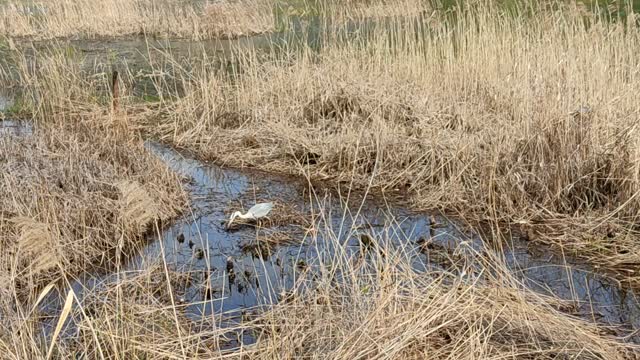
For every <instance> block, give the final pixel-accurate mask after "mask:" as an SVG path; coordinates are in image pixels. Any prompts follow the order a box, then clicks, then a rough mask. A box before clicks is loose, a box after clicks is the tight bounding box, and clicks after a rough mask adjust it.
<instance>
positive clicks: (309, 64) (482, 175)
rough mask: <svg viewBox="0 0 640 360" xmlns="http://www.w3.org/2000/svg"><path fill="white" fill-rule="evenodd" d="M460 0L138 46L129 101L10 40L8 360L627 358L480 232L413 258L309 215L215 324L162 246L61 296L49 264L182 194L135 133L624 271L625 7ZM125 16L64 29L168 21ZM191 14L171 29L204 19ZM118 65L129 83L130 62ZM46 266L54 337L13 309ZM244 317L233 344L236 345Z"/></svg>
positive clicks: (101, 242)
mask: <svg viewBox="0 0 640 360" xmlns="http://www.w3.org/2000/svg"><path fill="white" fill-rule="evenodd" d="M74 4H78V5H81V3H77V2H74ZM105 4H107V5H104V6H111V5H108V4H114V3H113V2H111V1H109V2H106V3H105ZM136 4H137V3H136ZM468 5H469V6H465V7H464V9H460V8H458V9H457V10H455V11H454V12H453V13H452V12H447V13H442V14H440V13H438V12H427V13H425V12H422V13H421V14H420V15H418V16H409V18H407V17H406V16H399V15H401V14H392V15H390V16H386V17H385V20H384V22H383V23H380V24H377V25H376V24H373V25H372V24H367V25H366V26H365V25H363V26H362V27H361V28H358V29H360V30H361V32H355V33H357V34H359V35H361V36H356V37H349V36H353V34H354V31H352V30H353V26H354V25H355V26H356V27H357V26H359V25H358V20H361V19H363V18H365V17H367V18H370V17H372V14H371V13H366V14H365V13H363V12H362V11H358V8H357V7H356V6H355V5H353V6H354V7H353V8H352V10H353V11H352V12H351V13H349V8H346V9H341V10H340V11H343V12H344V13H345V14H347V15H345V17H346V18H348V21H347V23H348V24H347V25H346V28H342V27H341V26H343V25H344V24H345V22H335V23H333V22H331V21H329V20H326V22H325V23H323V24H322V25H321V26H323V29H324V31H322V35H321V36H322V43H321V45H318V46H316V45H313V44H312V45H308V44H306V43H305V44H302V45H300V46H297V45H296V46H290V47H280V46H270V47H269V48H268V49H267V50H266V51H263V50H259V49H246V48H242V49H238V50H237V51H236V53H235V57H234V58H233V59H231V60H230V61H229V62H228V63H224V62H223V65H224V66H220V64H221V63H220V62H218V61H212V59H210V58H208V57H198V56H196V55H195V54H192V56H190V57H189V58H186V59H185V58H179V57H177V56H174V55H173V54H170V53H167V52H161V53H160V55H162V56H163V57H164V59H163V61H159V62H156V61H150V63H149V64H148V65H149V67H150V68H151V74H153V75H154V76H156V77H155V78H154V84H155V86H156V92H157V93H158V94H160V95H161V96H159V97H158V98H159V101H158V102H157V103H155V104H148V103H140V102H136V101H135V99H133V98H129V97H127V95H130V93H127V89H126V86H125V89H123V90H124V92H123V93H122V98H121V99H119V100H121V101H120V102H119V104H120V105H119V107H117V108H113V102H112V100H113V99H112V98H111V95H110V94H111V93H112V92H111V89H110V85H109V81H108V80H109V75H110V74H109V71H108V69H107V68H106V66H105V64H98V65H97V66H95V67H91V66H86V64H82V61H81V60H80V61H78V59H73V58H70V57H69V56H68V54H67V53H65V51H57V50H54V51H52V52H46V51H45V52H38V53H36V54H35V56H34V54H31V53H29V52H19V51H14V50H11V51H10V52H11V59H10V60H11V61H6V60H7V59H8V58H4V60H5V61H4V62H3V68H2V72H1V75H2V81H3V82H4V83H6V84H10V85H13V86H15V87H17V88H20V89H21V106H22V110H23V112H22V113H23V114H28V115H30V116H31V117H32V118H33V119H34V121H35V124H36V125H37V127H36V129H37V132H38V133H37V137H25V138H13V137H3V140H2V141H3V142H4V143H3V145H2V146H0V150H1V151H3V152H4V153H2V152H0V160H2V161H0V165H1V166H8V168H7V169H6V170H7V171H3V174H4V175H3V176H4V185H2V186H3V187H2V189H4V191H2V193H0V194H1V196H2V197H3V199H2V200H3V204H5V203H6V204H10V206H12V207H11V208H9V207H6V208H5V207H3V209H2V213H0V220H1V221H2V222H0V224H2V225H1V227H0V236H2V243H3V245H4V244H7V245H6V246H7V248H8V249H14V250H12V251H11V252H10V251H7V253H6V254H4V255H3V259H4V260H3V262H2V265H3V266H4V268H7V269H9V271H8V272H0V279H2V281H3V284H4V285H6V286H2V287H0V292H1V293H0V294H1V296H0V301H1V304H0V306H1V307H0V312H1V313H2V317H1V318H2V320H1V322H2V331H0V350H1V352H2V353H3V354H6V357H7V358H14V359H20V358H47V357H49V355H51V354H53V355H55V356H57V357H60V358H64V357H75V356H79V355H83V356H85V357H88V358H104V359H110V358H215V357H228V358H246V357H251V358H293V357H308V358H353V357H357V358H389V357H392V358H421V359H422V358H425V357H426V358H442V359H447V358H456V359H457V358H465V359H492V358H495V359H502V358H507V357H508V358H516V357H524V358H542V359H546V358H548V359H551V358H593V359H602V358H605V359H625V358H633V357H634V356H637V348H636V347H635V346H633V345H630V344H627V343H626V342H625V341H626V340H627V339H626V338H625V337H624V336H622V335H619V334H617V333H615V332H614V333H612V332H611V331H610V330H611V329H610V327H605V326H602V325H600V324H594V323H589V322H586V321H584V320H581V319H578V318H576V317H574V316H571V315H568V314H566V313H563V312H562V311H560V310H559V309H561V308H562V305H563V302H564V301H563V300H560V299H555V298H551V297H545V296H541V295H539V294H536V293H534V292H533V291H531V290H529V289H527V288H526V287H525V286H524V285H523V284H521V283H520V282H519V281H518V280H516V279H515V278H513V277H512V275H510V274H509V272H508V270H507V269H506V267H505V266H504V265H503V264H502V262H501V260H500V258H501V256H500V254H491V253H489V252H488V253H484V254H472V257H473V259H474V260H473V264H474V265H473V266H470V265H469V262H467V261H463V260H464V257H463V258H460V257H456V259H459V258H460V259H462V260H461V261H459V262H458V261H456V262H454V263H452V264H451V267H450V268H448V269H447V270H442V271H419V270H417V269H416V267H415V266H414V265H415V256H416V254H414V253H413V251H412V250H411V248H410V245H405V246H404V247H400V248H386V247H384V245H383V244H386V243H387V242H385V241H380V242H379V243H378V240H380V239H370V241H375V242H376V244H377V245H376V246H375V247H374V248H375V249H380V248H384V251H372V252H371V253H370V254H368V255H367V256H366V257H351V256H350V255H347V254H350V252H348V251H346V250H344V247H345V246H347V245H346V243H345V241H344V239H341V238H340V236H338V235H336V234H334V233H332V230H331V229H330V228H322V227H317V226H316V227H314V231H312V232H309V235H310V236H317V235H318V233H322V237H321V238H322V239H323V241H329V242H332V246H331V248H333V249H337V251H335V252H331V253H318V254H317V258H316V259H313V261H310V263H309V264H308V266H305V267H304V268H300V269H299V271H300V272H301V276H300V281H299V282H298V284H297V286H296V287H294V288H293V289H290V291H288V292H287V293H286V296H283V297H282V299H281V300H282V301H280V302H279V303H277V304H271V303H267V304H265V305H266V306H265V307H262V308H260V309H257V310H260V311H256V313H255V314H253V315H252V316H250V317H248V318H247V319H246V320H243V322H241V323H240V324H236V325H233V326H230V327H226V328H221V327H220V326H218V325H219V324H220V317H222V316H223V315H222V314H215V315H213V316H212V317H202V318H199V319H194V318H189V317H187V316H185V315H184V313H183V310H184V304H180V301H178V300H179V299H180V296H181V294H180V293H179V292H180V289H181V287H180V282H181V281H184V279H183V278H182V277H181V276H180V275H178V274H176V272H175V269H172V265H171V264H167V263H166V262H165V260H163V259H160V260H158V262H155V263H154V262H153V261H150V262H147V263H146V264H154V265H148V266H147V267H145V268H143V269H141V270H140V271H137V272H135V273H132V274H127V275H126V276H125V275H123V274H122V273H118V274H117V275H118V276H120V275H122V276H123V277H120V281H119V282H105V283H104V284H103V285H102V288H101V289H99V290H93V291H89V292H88V293H87V294H86V295H85V296H84V297H82V299H80V298H79V297H77V296H75V293H72V292H70V291H69V286H65V285H64V284H67V285H68V282H69V280H70V278H71V277H72V275H73V274H75V273H77V271H81V270H83V269H87V268H89V267H90V266H94V265H95V264H96V263H97V262H98V261H101V260H102V259H103V258H108V259H117V258H118V257H117V256H115V257H113V256H112V255H111V252H112V251H115V253H116V254H117V253H118V252H119V251H122V249H125V248H127V247H129V246H133V244H135V243H136V242H137V241H138V240H139V239H140V235H141V234H142V233H143V232H144V231H147V230H148V229H149V228H150V227H149V225H150V224H152V223H154V222H155V221H156V220H158V219H161V220H168V219H171V218H172V217H174V216H176V214H178V212H179V209H180V208H181V207H182V206H183V205H184V201H185V199H184V195H183V194H182V193H181V192H180V191H178V190H177V188H176V184H177V181H178V179H177V178H176V177H175V175H172V174H171V173H169V172H168V170H166V169H165V168H164V167H163V166H162V165H160V164H159V163H158V162H157V160H154V159H153V158H151V157H149V155H147V154H146V153H145V152H144V150H143V148H142V142H141V141H140V138H141V137H149V138H153V139H156V140H159V141H162V142H165V143H170V144H173V145H175V146H177V147H181V148H184V149H188V150H190V151H192V152H193V153H195V154H197V155H198V156H200V157H201V158H203V159H208V160H214V161H216V162H218V163H220V164H225V165H233V166H244V167H257V168H260V169H263V170H268V171H274V172H280V173H289V174H295V175H304V176H307V177H309V178H310V179H313V180H324V181H327V182H329V183H332V184H335V185H339V186H341V187H347V188H349V189H367V190H372V191H374V192H378V193H384V194H393V195H394V196H398V197H402V198H404V199H405V200H407V201H410V202H411V203H412V204H413V206H414V207H415V208H418V209H433V208H440V209H444V210H446V211H453V212H457V213H459V214H461V215H463V216H465V217H467V218H469V219H474V220H485V221H486V220H489V221H492V222H494V224H495V225H497V226H498V227H499V228H500V229H501V230H504V229H506V230H511V229H512V228H513V227H520V228H522V229H521V230H522V233H523V234H524V235H525V236H526V237H527V238H529V240H532V241H539V242H540V243H547V244H554V245H556V246H559V247H562V248H564V249H569V250H573V251H574V252H575V253H576V254H577V255H579V256H583V257H584V258H588V259H589V260H590V261H592V262H594V263H596V264H599V265H601V266H603V267H610V268H611V269H616V270H620V269H623V270H624V269H626V270H630V271H626V272H623V271H621V272H620V274H621V276H622V277H625V278H632V279H633V278H634V277H636V276H637V275H636V272H637V271H636V270H637V261H636V260H635V257H636V255H635V254H636V252H635V251H634V249H635V245H634V240H635V239H636V238H637V232H638V231H639V230H640V229H638V227H637V215H638V214H639V210H640V203H639V202H638V196H637V194H638V193H639V190H640V186H639V185H640V184H639V182H638V180H639V176H640V152H639V151H638V149H639V146H638V145H639V144H638V139H639V137H638V136H637V135H638V134H637V124H636V123H637V121H636V120H637V117H638V114H639V113H640V107H639V105H638V102H637V99H636V94H637V93H638V91H639V90H640V89H639V87H640V81H639V80H640V77H639V76H640V75H639V74H640V63H639V60H638V57H637V56H636V54H637V53H638V52H639V51H638V50H639V48H640V46H639V45H640V37H639V35H638V28H637V27H636V23H635V21H636V19H635V14H633V13H632V12H630V13H629V14H628V16H627V17H626V18H624V19H617V20H616V21H608V20H606V21H605V19H603V18H600V17H598V16H597V15H593V14H590V13H585V11H584V8H583V7H581V6H578V5H577V4H576V3H556V4H555V7H553V8H545V7H535V6H529V7H523V8H522V9H521V10H522V11H521V12H518V11H515V12H514V11H509V12H506V11H503V10H502V9H501V8H499V7H497V6H495V4H493V3H485V2H470V3H469V4H468ZM84 6H87V4H84ZM114 6H115V5H114ZM118 6H120V5H118ZM121 6H126V5H125V4H124V3H123V4H121ZM70 8H71V9H76V7H75V5H74V6H71V7H70ZM78 9H80V7H78ZM114 9H115V8H114ZM74 11H75V12H81V11H84V10H74ZM112 11H114V13H117V12H116V11H115V10H112ZM118 11H119V10H118ZM234 11H238V12H240V10H234ZM381 12H382V11H376V13H381ZM98 13H100V12H98ZM102 13H103V14H105V13H109V12H108V11H107V12H102ZM130 13H131V12H130ZM7 14H9V13H7V12H5V16H9V15H7ZM51 14H52V15H53V14H55V13H54V12H51ZM349 14H351V16H350V17H349V16H348V15H349ZM452 14H455V15H453V16H452ZM47 15H49V14H47ZM11 16H16V17H18V18H19V16H21V15H20V14H12V15H11ZM60 16H61V17H59V19H64V18H65V16H66V15H60ZM180 16H183V15H180ZM189 16H190V15H189ZM25 17H26V18H27V19H28V20H29V21H22V22H20V21H18V22H17V23H16V25H12V26H16V29H17V30H15V29H14V30H6V29H7V28H6V27H7V24H8V23H7V22H6V21H5V22H0V24H3V25H0V26H5V30H3V31H4V32H3V33H4V34H5V35H9V36H14V37H20V36H34V33H33V32H31V33H30V32H29V29H32V28H33V27H32V25H31V24H38V23H37V22H36V19H38V20H37V21H43V20H42V19H39V18H38V17H36V16H33V15H25ZM214 17H215V16H214ZM44 18H45V19H46V16H45V17H44ZM49 18H50V19H54V18H55V17H54V16H50V17H49ZM108 18H109V17H108V16H107V17H105V19H108ZM454 18H455V21H454ZM89 19H91V17H90V16H87V21H89ZM143 19H144V21H143V23H144V24H145V25H144V27H143V28H144V31H140V29H139V28H138V30H136V31H133V32H129V30H127V31H123V30H118V27H117V26H111V25H113V24H111V23H108V25H109V24H110V26H111V28H110V29H109V31H108V33H107V31H106V30H104V29H106V25H105V23H100V24H102V25H100V29H102V31H105V33H102V34H98V33H97V30H86V32H82V34H85V35H87V36H89V34H91V35H90V36H97V35H101V36H111V35H123V34H131V33H135V32H144V33H164V32H163V31H167V30H166V29H167V28H171V29H172V30H171V31H176V34H174V35H178V34H177V33H178V32H180V31H182V30H181V29H183V28H182V27H181V25H180V24H181V23H176V24H174V23H171V26H167V27H162V26H160V27H158V26H157V24H156V23H154V21H155V20H153V19H154V18H143ZM166 19H167V20H166V21H172V20H171V19H172V17H170V16H169V17H167V18H166ZM224 19H225V21H226V20H227V19H228V17H227V16H225V17H224ZM189 21H190V22H189V24H191V26H194V25H193V24H197V22H195V21H191V20H189ZM353 21H355V23H354V22H353ZM20 24H22V25H20ZM39 24H40V25H37V26H41V27H38V29H44V31H42V32H43V33H46V32H47V31H49V26H50V27H51V29H56V25H55V24H56V22H55V21H53V20H51V22H50V23H47V22H46V21H45V22H41V23H39ZM147 24H148V25H147ZM153 24H155V25H153ZM163 24H165V23H163ZM18 25H20V26H18ZM138 25H139V24H138ZM154 26H155V27H154ZM60 28H61V29H62V26H61V27H60ZM123 28H127V29H131V26H130V25H127V26H123ZM20 29H22V30H20ZM89 29H91V28H90V27H89ZM148 29H156V30H148ZM163 29H164V30H163ZM199 29H201V28H197V30H198V31H194V32H193V33H194V34H205V33H206V32H203V31H202V30H199ZM211 31H212V32H215V31H222V30H215V31H214V30H211ZM50 34H52V35H51V37H58V36H75V35H74V34H79V33H78V30H77V29H72V30H65V29H63V30H60V31H59V32H56V31H55V30H51V32H50ZM309 34H310V33H309ZM350 34H351V35H350ZM43 36H44V35H43ZM47 36H49V35H47ZM198 36H202V37H206V36H204V35H197V36H196V38H198ZM149 52H150V53H152V52H153V49H150V50H149ZM34 57H35V58H37V59H38V60H37V61H35V62H34V61H32V60H33V58H34ZM158 74H162V77H159V76H158ZM122 76H123V83H124V84H129V83H132V82H135V81H137V80H139V79H140V78H148V76H149V74H137V73H135V72H134V71H130V72H129V71H125V72H123V75H122ZM141 159H142V160H143V161H142V162H141ZM141 163H142V164H144V165H139V164H141ZM32 179H40V180H39V181H38V182H36V181H33V180H32ZM56 180H59V181H56ZM59 184H62V186H60V185H59ZM34 194H35V195H34ZM36 195H37V196H36ZM152 228H153V229H155V227H152ZM155 230H157V229H155ZM355 230H356V229H354V231H355ZM313 240H314V239H313V238H312V239H310V243H313ZM407 240H409V239H407ZM407 244H411V243H410V242H407ZM341 249H342V250H341ZM76 250H77V251H76ZM248 250H251V249H248ZM258 251H259V252H262V250H261V249H258ZM465 251H471V250H470V249H462V248H461V249H460V250H459V252H463V253H464V252H465ZM45 254H46V255H47V256H45ZM457 255H459V254H458V253H457V254H456V256H457ZM264 261H268V260H264ZM116 267H117V261H116ZM50 279H63V281H62V285H60V282H58V283H57V288H58V290H59V291H60V293H61V294H62V296H61V299H60V303H61V304H65V305H66V306H63V309H62V312H59V313H58V315H57V317H56V319H55V321H56V322H57V324H61V323H64V322H65V320H69V321H71V320H70V319H73V324H75V325H74V326H75V327H72V329H74V330H75V332H74V333H73V335H74V336H64V335H65V334H64V333H62V335H61V336H53V337H51V336H43V335H42V333H41V331H40V329H41V326H42V320H43V318H42V314H40V312H39V311H31V309H33V308H37V306H35V305H37V304H38V303H39V302H40V297H39V296H40V295H41V294H42V292H43V290H41V289H42V286H44V285H45V284H46V283H47V281H50ZM45 290H49V291H50V290H51V288H45ZM61 331H62V330H61ZM55 333H56V335H60V332H58V331H56V332H55ZM247 333H251V334H252V335H253V336H254V337H255V339H256V342H255V344H253V345H250V346H236V345H238V341H237V338H238V337H242V336H245V335H243V334H247ZM234 337H235V339H236V340H233V338H234Z"/></svg>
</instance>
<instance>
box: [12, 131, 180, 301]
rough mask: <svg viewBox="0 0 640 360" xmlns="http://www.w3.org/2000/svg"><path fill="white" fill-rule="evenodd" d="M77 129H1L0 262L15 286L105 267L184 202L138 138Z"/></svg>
mask: <svg viewBox="0 0 640 360" xmlns="http://www.w3.org/2000/svg"><path fill="white" fill-rule="evenodd" d="M78 130H79V129H78V128H76V129H74V130H71V128H70V127H68V126H65V125H64V124H57V125H56V126H50V127H47V126H44V125H43V126H42V127H38V128H37V129H36V130H35V133H34V134H31V135H23V136H13V135H0V169H1V173H2V177H0V199H1V201H2V204H3V207H2V216H1V217H0V229H1V230H2V231H1V232H0V239H1V243H2V246H3V248H5V249H6V251H5V252H3V256H2V259H0V262H1V263H2V266H3V267H2V269H3V270H2V272H3V273H5V272H6V273H7V274H10V275H11V277H12V278H13V280H14V281H15V286H16V287H18V288H20V289H23V290H27V289H32V290H35V289H36V288H33V287H31V286H27V285H28V284H31V285H36V286H38V285H42V282H43V281H49V280H51V279H55V278H56V277H58V276H60V274H61V273H60V272H61V271H62V270H63V269H64V271H65V272H69V273H74V272H79V271H85V270H86V269H88V268H91V267H92V266H94V265H97V266H107V265H108V264H109V263H110V262H111V260H112V259H113V257H114V256H115V255H118V256H121V255H123V254H125V253H130V252H131V250H133V248H134V247H135V244H137V243H138V242H139V240H140V239H141V237H142V236H143V235H144V233H145V232H146V231H148V230H150V226H151V225H152V224H153V223H154V221H156V220H158V221H166V220H169V219H171V218H173V217H175V216H176V215H177V214H178V212H179V210H180V209H181V207H182V206H183V205H184V203H185V198H184V194H183V193H182V190H181V189H180V184H179V180H178V179H177V178H176V176H175V175H173V174H172V173H171V172H169V170H168V169H167V168H166V167H165V166H164V165H163V164H162V163H160V162H159V160H157V159H155V158H154V157H153V155H150V154H148V153H146V151H145V150H144V149H143V148H142V145H141V144H139V143H138V144H136V143H135V142H126V143H123V142H118V141H117V140H115V139H114V138H112V137H110V136H109V134H108V133H104V132H100V131H97V129H92V130H91V131H90V132H89V131H87V132H84V133H78V132H76V131H78ZM85 130H88V129H85ZM80 131H82V130H80Z"/></svg>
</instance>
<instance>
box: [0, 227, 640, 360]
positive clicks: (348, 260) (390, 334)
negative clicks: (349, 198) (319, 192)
mask: <svg viewBox="0 0 640 360" xmlns="http://www.w3.org/2000/svg"><path fill="white" fill-rule="evenodd" d="M354 230H355V229H354ZM384 233H386V232H384ZM316 234H317V235H321V236H322V240H321V238H320V237H318V238H315V237H312V238H308V239H306V240H307V241H308V243H310V244H313V243H315V242H320V241H322V242H328V244H327V245H328V246H327V248H334V249H336V251H335V252H324V251H321V252H318V253H317V257H315V258H312V259H310V261H309V266H308V267H307V268H306V269H305V270H302V272H300V273H298V275H297V276H298V278H299V279H300V280H299V282H298V284H297V285H296V286H295V287H294V288H293V289H290V291H288V292H287V293H286V296H284V295H283V297H282V300H281V302H280V303H278V304H275V305H272V304H268V302H266V303H265V305H268V306H267V307H266V308H263V309H262V310H260V309H259V308H256V309H247V312H246V313H245V314H244V315H243V316H242V320H241V321H239V322H238V323H236V324H235V325H233V324H231V325H229V324H227V325H226V327H225V326H220V324H222V323H224V321H223V317H225V316H231V314H214V315H207V316H202V317H193V316H192V317H187V316H185V315H183V314H184V310H185V308H186V306H188V305H189V304H178V303H177V302H176V301H175V299H178V298H179V297H180V295H179V293H180V291H181V289H184V288H185V286H187V287H188V286H192V285H193V284H194V282H203V285H202V286H206V280H205V278H199V277H198V276H197V275H196V274H186V273H181V272H178V271H176V270H175V268H174V267H173V265H172V264H168V263H166V262H164V261H163V260H162V259H154V258H149V259H146V261H145V263H146V264H147V266H145V267H144V269H143V270H142V271H135V272H129V273H125V272H122V273H121V274H120V275H119V276H118V277H117V279H112V280H111V281H108V282H106V283H102V284H100V285H98V286H99V287H98V288H97V289H93V290H91V291H88V290H85V292H84V295H83V296H82V297H81V298H80V297H76V299H75V300H74V302H73V306H72V307H71V310H70V311H69V315H68V317H67V318H66V320H67V321H68V322H69V323H72V324H74V327H73V330H72V331H71V334H72V335H73V336H71V337H69V336H66V337H65V336H61V337H59V338H58V339H54V340H51V339H50V338H43V337H42V335H40V334H39V329H40V328H39V327H40V326H41V323H40V321H41V320H42V318H41V316H42V314H41V313H40V312H39V311H34V312H29V311H24V312H21V309H19V310H15V309H14V308H12V307H11V303H10V301H8V299H9V298H10V297H2V298H0V300H1V301H2V310H3V311H4V316H3V318H2V321H3V324H4V328H5V329H7V331H8V332H7V333H4V334H3V336H0V349H2V353H3V354H5V357H6V358H11V359H21V358H30V359H40V358H45V355H46V352H47V351H48V349H50V348H52V349H53V354H54V356H55V357H56V358H69V357H77V356H82V357H88V358H103V359H112V358H147V359H150V358H152V359H161V358H162V359H166V358H177V359H185V358H188V359H212V358H233V359H236V358H238V359H240V358H247V357H249V358H255V359H273V358H323V359H324V358H336V359H338V358H339V359H342V358H353V357H356V358H372V359H375V358H398V359H424V358H429V359H502V358H505V357H506V358H535V359H552V358H571V359H573V358H576V359H577V358H580V359H625V358H632V356H633V355H634V353H635V351H636V348H635V346H633V345H629V344H625V343H624V341H623V339H622V338H619V337H616V336H615V335H613V334H612V333H611V331H610V329H608V328H607V327H603V326H598V325H596V324H590V323H587V322H585V321H583V320H580V319H577V318H575V317H572V316H570V315H567V314H564V313H562V312H560V311H559V310H558V308H560V307H562V305H563V302H562V301H559V300H557V299H553V298H547V297H541V296H539V295H537V294H535V293H533V292H531V291H530V290H527V289H526V288H524V287H523V286H522V285H521V284H519V282H518V281H517V280H516V279H514V278H512V277H511V275H509V273H508V271H507V270H506V269H505V268H504V267H503V265H500V264H501V263H500V261H499V260H497V259H496V258H492V257H491V256H489V257H486V258H483V255H481V254H474V253H473V251H472V250H471V249H469V248H465V247H464V245H462V246H461V247H460V248H458V249H457V250H456V253H457V254H458V255H461V256H462V257H463V258H466V260H467V261H465V262H463V263H464V264H465V265H458V266H454V267H450V268H449V269H447V270H444V269H443V270H440V271H438V270H431V271H428V272H424V271H418V270H416V267H415V263H416V258H415V256H416V254H415V252H414V250H413V249H412V248H411V246H410V245H404V246H400V247H395V248H394V247H388V246H383V245H382V244H383V243H385V242H387V240H385V239H384V238H383V237H382V238H375V239H373V240H372V241H373V242H374V243H376V244H378V245H379V246H380V247H383V248H384V249H385V252H384V253H378V252H369V253H356V254H354V253H353V252H352V251H351V250H350V249H348V248H347V247H348V244H347V243H346V242H344V241H343V240H342V239H340V238H339V237H338V236H337V235H336V234H335V233H334V232H333V231H332V229H330V228H327V227H324V226H322V225H321V224H318V232H317V233H316ZM407 244H410V242H409V241H408V242H407ZM325 249H326V248H325ZM349 254H350V255H349ZM464 254H466V255H464ZM421 261H426V260H425V259H424V258H423V259H422V260H421ZM431 261H433V260H431ZM210 271H211V274H212V276H222V274H220V273H218V272H217V270H213V269H212V270H210ZM216 274H217V275H216ZM187 281H188V282H189V284H191V285H186V284H187ZM271 285H272V286H273V285H274V284H271ZM261 287H262V288H263V289H265V288H268V287H269V284H262V285H261ZM3 289H6V290H7V291H8V292H9V293H11V291H13V289H12V288H11V287H9V288H3ZM217 294H220V293H217ZM36 295H37V294H34V296H33V297H32V298H31V301H35V300H36ZM65 296H66V291H65V288H62V295H61V298H64V297H65ZM223 296H224V295H216V296H214V298H213V300H212V301H222V297H223ZM172 299H173V300H172ZM194 301H195V302H194V303H192V304H191V305H195V306H204V303H202V302H200V300H198V299H196V300H194ZM30 304H31V303H29V302H27V304H26V305H24V308H23V309H22V310H24V309H29V305H30ZM236 316H237V314H236ZM53 320H54V323H55V322H57V321H58V319H56V318H54V319H53ZM237 320H240V319H237ZM247 336H252V337H253V338H254V339H255V340H256V342H255V343H254V344H251V345H245V346H239V343H238V340H241V339H242V338H243V337H247Z"/></svg>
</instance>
